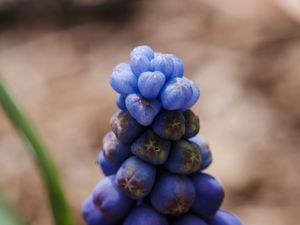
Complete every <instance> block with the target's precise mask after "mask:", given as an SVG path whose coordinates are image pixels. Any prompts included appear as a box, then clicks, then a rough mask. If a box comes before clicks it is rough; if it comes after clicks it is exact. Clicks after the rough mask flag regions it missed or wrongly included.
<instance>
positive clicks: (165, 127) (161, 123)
mask: <svg viewBox="0 0 300 225" xmlns="http://www.w3.org/2000/svg"><path fill="white" fill-rule="evenodd" d="M152 128H153V131H154V132H155V133H156V134H157V135H158V136H160V137H161V138H164V139H167V140H172V141H177V140H179V139H181V138H182V136H183V135H184V132H185V119H184V116H183V114H182V113H181V112H179V111H168V110H162V111H161V112H160V113H159V114H158V115H157V116H156V118H155V120H154V122H153V124H152Z"/></svg>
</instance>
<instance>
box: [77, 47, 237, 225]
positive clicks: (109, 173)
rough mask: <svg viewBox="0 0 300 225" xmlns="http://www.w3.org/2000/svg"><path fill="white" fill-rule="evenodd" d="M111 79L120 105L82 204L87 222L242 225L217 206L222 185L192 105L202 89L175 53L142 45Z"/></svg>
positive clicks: (110, 224)
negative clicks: (99, 175)
mask: <svg viewBox="0 0 300 225" xmlns="http://www.w3.org/2000/svg"><path fill="white" fill-rule="evenodd" d="M110 84H111V86H112V88H113V89H114V90H115V91H116V92H117V93H118V94H117V97H116V104H117V106H118V108H119V109H120V111H118V112H116V113H114V114H113V115H112V117H111V119H110V125H111V130H112V131H110V132H108V133H107V134H106V135H105V136H104V138H103V141H102V142H103V143H102V149H101V151H100V153H99V157H98V162H99V165H100V168H101V169H102V171H103V173H104V174H105V175H106V177H105V178H104V179H102V180H101V181H100V182H99V183H98V184H97V185H96V186H95V188H94V190H93V191H92V193H91V194H90V196H89V197H88V198H87V199H86V200H85V202H84V203H83V205H82V214H83V217H84V220H85V222H86V223H87V225H120V224H122V225H241V222H240V220H239V219H238V218H237V217H236V216H235V215H233V214H232V213H230V212H228V211H225V210H223V209H220V206H221V204H222V202H223V198H224V189H223V187H222V185H221V183H220V182H219V181H218V180H217V179H216V178H214V177H213V176H211V175H209V174H207V173H204V172H203V170H205V169H206V168H207V167H208V166H209V165H210V164H211V163H212V154H211V151H210V148H209V146H208V144H207V141H206V140H205V138H203V137H202V136H200V135H198V132H199V130H200V121H199V117H198V116H197V115H195V114H194V113H193V111H192V110H191V109H190V108H191V107H192V106H193V105H194V104H195V103H196V102H197V100H198V99H199V96H200V90H199V88H198V87H197V86H196V85H195V83H193V82H192V81H191V80H189V79H187V78H185V77H184V66H183V63H182V61H181V60H180V59H179V58H178V57H176V56H175V55H172V54H163V53H159V52H154V51H153V50H152V49H151V48H150V47H149V46H139V47H136V48H134V49H133V50H132V51H131V53H130V63H121V64H119V65H117V66H116V67H115V68H114V69H113V71H112V74H111V76H110Z"/></svg>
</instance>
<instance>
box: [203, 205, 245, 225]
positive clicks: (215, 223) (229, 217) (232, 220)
mask: <svg viewBox="0 0 300 225" xmlns="http://www.w3.org/2000/svg"><path fill="white" fill-rule="evenodd" d="M207 222H208V224H209V225H242V222H241V220H240V219H239V218H238V217H237V216H236V215H234V214H233V213H231V212H228V211H226V210H223V209H220V210H218V211H217V213H216V214H215V215H214V216H213V217H211V218H209V219H207Z"/></svg>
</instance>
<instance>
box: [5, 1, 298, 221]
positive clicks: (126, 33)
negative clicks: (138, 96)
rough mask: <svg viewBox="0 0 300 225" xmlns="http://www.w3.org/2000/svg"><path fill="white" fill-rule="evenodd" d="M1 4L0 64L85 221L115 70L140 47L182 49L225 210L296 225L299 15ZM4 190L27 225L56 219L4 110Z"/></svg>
mask: <svg viewBox="0 0 300 225" xmlns="http://www.w3.org/2000/svg"><path fill="white" fill-rule="evenodd" d="M6 2H9V0H7V1H0V3H1V4H0V71H1V73H2V74H3V76H4V78H5V80H6V81H7V83H8V84H9V85H10V87H11V88H12V90H13V91H14V93H15V95H16V97H17V98H18V99H19V100H20V101H21V102H22V105H23V106H24V108H25V109H26V111H27V112H28V113H29V115H30V117H31V118H32V120H33V121H34V122H35V124H36V126H37V128H38V130H39V131H40V133H41V134H42V136H43V137H44V139H45V141H46V143H47V145H48V146H49V148H50V149H51V154H52V155H53V157H54V159H55V161H56V162H57V165H58V167H59V169H60V171H61V176H62V178H63V181H64V185H65V188H66V190H67V192H68V197H69V199H70V202H71V205H72V209H73V211H74V214H75V215H76V218H77V220H78V222H79V223H80V224H83V222H82V220H81V217H80V204H81V202H82V201H83V199H84V198H85V197H86V196H87V195H88V193H89V192H90V191H91V190H92V188H93V186H94V185H95V183H96V182H97V181H98V180H99V179H101V177H102V176H103V175H102V173H101V172H100V171H99V169H98V166H97V164H96V157H97V154H98V151H99V148H100V145H101V138H102V136H103V135H104V134H105V132H107V131H108V130H109V118H110V115H111V114H112V113H113V112H115V111H116V110H117V108H116V106H115V105H114V93H113V91H112V89H111V88H110V86H109V83H108V77H109V75H110V72H111V70H112V68H113V66H114V65H116V64H117V63H119V62H121V61H127V60H128V53H129V51H130V49H131V48H132V47H134V46H136V45H139V44H148V45H150V46H152V47H153V48H154V49H155V50H158V51H162V52H170V53H174V54H176V55H178V56H179V57H181V58H182V59H183V61H184V63H185V67H186V75H187V76H189V77H190V78H191V79H193V80H194V81H195V82H196V83H197V84H198V85H199V86H200V87H201V93H202V96H201V100H200V101H199V103H198V104H197V105H196V106H195V107H194V110H195V112H196V113H197V114H198V115H199V116H200V118H201V131H200V133H201V134H202V135H204V136H206V137H207V139H208V140H209V142H210V145H211V149H212V150H213V156H214V163H213V165H212V166H211V167H210V168H209V170H208V172H209V173H211V174H213V175H215V176H216V177H218V178H219V179H220V180H221V181H222V183H223V184H224V186H225V191H226V199H225V203H224V207H225V208H227V209H229V210H232V211H234V212H235V213H237V214H238V215H239V216H240V217H241V218H242V220H243V221H244V224H249V225H250V224H251V225H266V224H272V225H287V224H298V218H297V213H299V206H300V173H299V171H300V151H299V150H300V148H299V147H300V139H299V136H300V132H299V131H300V104H299V99H298V98H299V96H300V88H299V87H300V63H299V62H300V29H299V28H300V23H299V21H298V20H297V19H296V18H295V17H291V16H289V15H288V14H287V13H286V12H283V11H282V10H281V9H280V8H278V7H276V6H275V5H273V4H271V3H270V1H269V0H268V1H267V0H265V1H262V0H255V1H254V0H253V1H252V0H248V1H238V0H230V1H223V2H222V1H217V0H185V1H180V0H166V1H158V0H156V1H143V0H140V1H129V3H128V2H126V1H125V3H123V4H125V5H121V6H117V7H115V5H114V4H112V5H109V6H107V5H106V4H107V3H106V1H92V0H91V1H74V3H73V4H71V7H70V6H65V8H64V7H60V6H57V5H51V4H50V5H42V6H40V5H39V6H37V5H34V4H33V5H34V6H35V7H31V6H33V5H30V3H28V2H30V1H29V0H28V1H23V2H26V4H25V3H24V5H22V6H26V7H24V8H25V10H24V8H23V7H20V6H18V5H16V4H15V3H14V4H13V7H10V6H11V5H9V3H6ZM12 2H14V1H12ZM33 2H34V1H33ZM45 2H49V1H45ZM66 2H69V1H66ZM220 2H221V3H220ZM27 3H28V5H27ZM69 4H70V3H69ZM128 4H129V5H128ZM58 5H59V4H58ZM103 5H104V6H103ZM68 7H69V8H68ZM1 9H3V10H1ZM299 9H300V7H299ZM0 187H1V188H2V190H3V191H4V192H5V193H6V195H7V196H8V198H9V199H11V201H12V202H13V203H15V205H16V206H17V207H18V208H19V209H20V211H21V212H22V213H23V214H24V215H25V216H26V217H27V218H28V220H29V222H30V224H32V225H38V224H39V225H40V224H43V225H49V224H52V221H51V219H50V215H49V212H48V211H47V208H48V205H47V200H46V199H45V193H44V191H43V186H42V184H41V181H40V177H39V174H38V172H37V169H36V167H35V164H34V160H33V159H32V158H31V156H30V155H28V152H27V151H26V147H25V145H24V144H23V142H22V141H21V140H20V138H19V136H18V135H17V134H16V132H15V130H14V129H13V128H12V127H11V125H10V123H9V122H8V120H7V119H6V117H5V115H4V113H3V112H2V111H1V110H0Z"/></svg>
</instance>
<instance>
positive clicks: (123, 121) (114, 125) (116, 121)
mask: <svg viewBox="0 0 300 225" xmlns="http://www.w3.org/2000/svg"><path fill="white" fill-rule="evenodd" d="M110 126H111V129H112V131H113V132H114V133H115V135H116V137H117V138H118V139H119V140H120V141H121V142H123V143H131V142H132V141H133V140H134V139H135V138H136V137H137V136H139V135H140V134H141V132H142V131H143V130H144V127H143V126H142V125H140V124H139V123H138V122H137V121H136V120H135V119H134V118H133V117H132V116H131V115H130V113H129V112H128V111H119V112H116V113H114V114H113V115H112V117H111V119H110Z"/></svg>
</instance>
